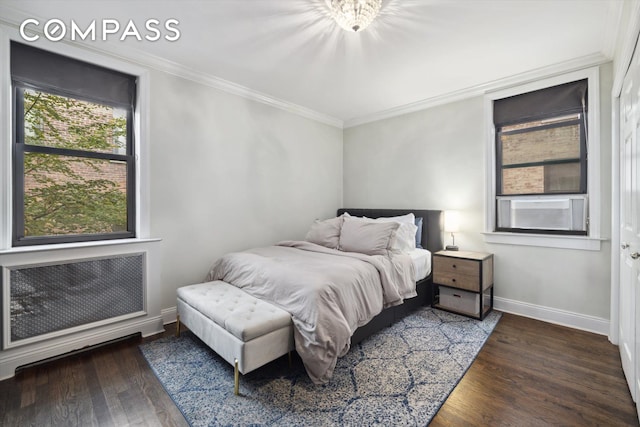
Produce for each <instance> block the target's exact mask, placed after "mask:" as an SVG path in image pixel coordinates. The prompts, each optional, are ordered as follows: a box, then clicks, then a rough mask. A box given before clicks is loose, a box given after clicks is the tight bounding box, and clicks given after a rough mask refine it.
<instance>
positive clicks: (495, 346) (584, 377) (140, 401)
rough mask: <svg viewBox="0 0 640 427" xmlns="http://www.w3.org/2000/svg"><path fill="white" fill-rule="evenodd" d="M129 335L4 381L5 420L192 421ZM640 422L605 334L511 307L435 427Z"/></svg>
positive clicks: (0, 411)
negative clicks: (516, 312) (527, 314)
mask: <svg viewBox="0 0 640 427" xmlns="http://www.w3.org/2000/svg"><path fill="white" fill-rule="evenodd" d="M174 327H175V325H168V326H167V331H166V332H165V333H164V334H162V335H159V336H156V337H152V338H147V339H144V340H143V339H140V338H131V339H127V340H124V341H120V342H116V343H112V344H109V345H106V346H103V347H99V348H96V349H92V350H89V351H86V352H82V353H79V354H75V355H71V356H68V357H64V358H61V359H58V360H54V361H50V362H46V363H44V364H41V365H36V366H32V367H28V368H25V369H22V370H20V371H19V372H18V374H17V375H16V376H15V377H14V378H11V379H8V380H5V381H0V425H2V426H28V425H33V426H49V425H51V426H57V425H71V426H75V425H80V426H92V425H94V426H126V425H144V426H186V425H187V423H186V421H185V420H184V418H183V417H182V414H181V413H180V411H179V410H178V409H177V407H176V406H175V404H174V403H173V401H172V400H171V398H170V397H169V396H168V395H167V393H166V392H165V391H164V389H163V388H162V385H161V384H160V383H159V382H158V380H157V379H156V377H155V375H154V374H153V372H152V371H151V369H150V368H149V366H148V365H147V362H146V360H145V359H144V357H143V356H142V354H141V353H140V351H139V350H138V348H137V346H138V344H140V342H142V341H149V340H153V339H156V338H158V337H160V336H166V335H171V334H173V333H174ZM488 425H490V426H499V425H513V426H531V425H535V426H538V425H568V426H571V425H576V426H578V425H579V426H587V425H606V426H627V425H628V426H638V425H639V424H638V418H637V415H636V409H635V406H634V404H633V402H632V400H631V395H630V393H629V390H628V389H627V385H626V382H625V380H624V376H623V374H622V367H621V365H620V358H619V356H618V349H617V347H615V346H614V345H612V344H611V343H609V342H608V340H607V338H606V337H603V336H600V335H595V334H591V333H588V332H583V331H577V330H573V329H569V328H564V327H561V326H556V325H551V324H548V323H544V322H539V321H536V320H532V319H527V318H524V317H519V316H514V315H510V314H504V315H503V317H502V319H501V320H500V322H499V323H498V326H497V327H496V329H495V331H494V332H493V334H492V335H491V337H490V338H489V340H488V341H487V343H486V344H485V346H484V347H483V349H482V350H481V351H480V354H479V355H478V358H477V359H476V361H475V362H474V363H473V365H472V366H471V368H470V369H469V371H468V372H467V374H466V375H465V376H464V378H463V379H462V380H461V381H460V383H459V384H458V386H457V387H456V388H455V390H454V391H453V392H452V393H451V395H450V396H449V399H447V401H446V402H445V404H444V405H443V406H442V408H440V411H439V412H438V414H437V415H436V417H435V418H434V419H433V421H432V426H488Z"/></svg>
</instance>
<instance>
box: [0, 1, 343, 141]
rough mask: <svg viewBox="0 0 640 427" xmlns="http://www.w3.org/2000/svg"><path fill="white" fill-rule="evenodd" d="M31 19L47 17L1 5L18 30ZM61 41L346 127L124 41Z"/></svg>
mask: <svg viewBox="0 0 640 427" xmlns="http://www.w3.org/2000/svg"><path fill="white" fill-rule="evenodd" d="M27 18H35V19H38V20H40V21H46V19H44V18H42V17H39V16H34V15H30V14H26V13H24V12H22V11H20V10H18V9H14V8H12V7H8V6H0V24H4V25H6V26H8V27H11V28H13V29H15V30H17V29H18V28H19V26H20V24H21V23H22V22H23V21H24V20H25V19H27ZM58 43H66V44H69V45H72V46H75V47H82V48H85V49H87V50H91V51H93V52H97V53H102V54H107V55H110V56H113V57H116V58H118V59H121V60H126V61H129V62H133V63H135V64H138V65H141V66H144V67H149V68H153V69H155V70H158V71H163V72H165V73H168V74H172V75H174V76H177V77H181V78H184V79H187V80H191V81H193V82H195V83H199V84H202V85H205V86H209V87H212V88H214V89H218V90H221V91H223V92H227V93H230V94H233V95H237V96H240V97H242V98H246V99H249V100H252V101H256V102H259V103H262V104H266V105H269V106H271V107H274V108H278V109H280V110H284V111H287V112H289V113H293V114H296V115H298V116H302V117H305V118H307V119H311V120H314V121H316V122H320V123H324V124H327V125H330V126H333V127H337V128H340V129H342V128H343V126H344V122H343V121H342V120H340V119H338V118H336V117H333V116H330V115H327V114H324V113H320V112H318V111H315V110H312V109H310V108H307V107H303V106H301V105H298V104H295V103H292V102H288V101H285V100H282V99H279V98H276V97H273V96H271V95H269V94H266V93H263V92H260V91H257V90H254V89H251V88H249V87H246V86H242V85H239V84H237V83H233V82H231V81H229V80H225V79H222V78H219V77H216V76H214V75H211V74H208V73H204V72H201V71H198V70H194V69H192V68H190V67H186V66H184V65H182V64H179V63H177V62H173V61H169V60H167V59H164V58H161V57H159V56H156V55H152V54H150V53H148V52H145V51H143V50H139V49H136V48H132V47H129V46H126V45H124V44H119V45H110V44H108V43H107V44H104V45H102V46H101V47H100V48H97V47H95V46H93V45H91V44H90V43H89V42H86V41H71V40H68V39H66V38H65V39H64V40H62V41H60V42H58Z"/></svg>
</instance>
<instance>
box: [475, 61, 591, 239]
mask: <svg viewBox="0 0 640 427" xmlns="http://www.w3.org/2000/svg"><path fill="white" fill-rule="evenodd" d="M585 78H586V79H588V87H589V99H588V104H589V105H588V135H589V137H588V140H587V153H588V154H587V156H588V161H589V172H588V176H587V193H588V195H589V198H588V200H589V207H588V212H589V235H588V236H587V237H586V238H585V237H576V236H553V235H542V236H541V235H538V234H522V233H497V232H494V231H493V230H494V224H495V222H496V213H495V198H496V193H495V176H494V175H495V173H494V172H495V161H496V158H495V126H494V124H493V101H495V100H496V99H502V98H507V97H510V96H514V95H519V94H522V93H526V92H531V91H535V90H539V89H544V88H548V87H552V86H556V85H560V84H563V83H568V82H572V81H576V80H580V79H585ZM484 104H485V105H484V111H485V128H486V136H485V138H486V143H485V146H486V152H487V156H486V158H485V160H486V162H487V163H486V168H485V173H486V176H485V180H486V186H485V194H486V199H485V231H484V233H483V236H484V239H485V241H486V242H489V243H505V244H513V245H528V246H546V245H549V246H548V247H554V248H566V249H584V250H593V251H597V250H600V240H601V239H600V223H601V215H600V197H601V195H600V70H599V67H590V68H585V69H582V70H576V71H572V72H570V73H565V74H561V75H555V76H551V77H548V78H544V79H539V80H536V81H530V82H527V83H524V84H521V85H519V86H512V87H509V88H505V89H501V90H496V91H493V92H489V93H487V94H486V95H485V97H484ZM543 236H544V237H543Z"/></svg>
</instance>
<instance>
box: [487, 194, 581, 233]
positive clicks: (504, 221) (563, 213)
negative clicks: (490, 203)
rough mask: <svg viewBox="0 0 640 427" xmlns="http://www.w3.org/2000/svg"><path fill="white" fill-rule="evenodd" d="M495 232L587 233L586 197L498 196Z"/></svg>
mask: <svg viewBox="0 0 640 427" xmlns="http://www.w3.org/2000/svg"><path fill="white" fill-rule="evenodd" d="M497 201H498V206H497V208H498V209H497V214H498V229H510V228H511V229H524V230H557V231H585V232H586V231H587V196H586V195H568V196H564V195H563V196H511V197H498V198H497Z"/></svg>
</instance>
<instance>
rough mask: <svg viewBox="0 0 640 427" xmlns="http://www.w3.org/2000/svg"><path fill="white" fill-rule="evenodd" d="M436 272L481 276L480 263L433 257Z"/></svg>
mask: <svg viewBox="0 0 640 427" xmlns="http://www.w3.org/2000/svg"><path fill="white" fill-rule="evenodd" d="M433 267H434V270H435V271H440V272H448V273H456V274H466V275H468V276H476V277H478V276H479V275H480V263H479V262H478V261H474V260H469V259H460V258H452V257H444V256H435V257H433Z"/></svg>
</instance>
